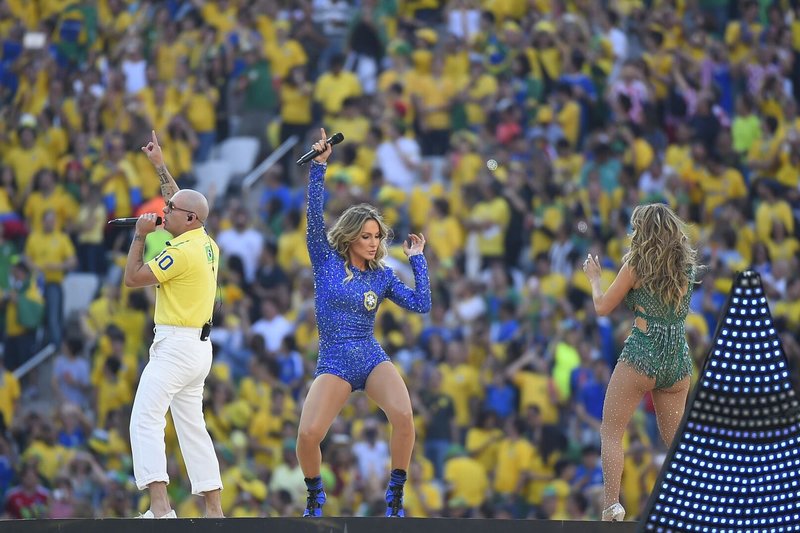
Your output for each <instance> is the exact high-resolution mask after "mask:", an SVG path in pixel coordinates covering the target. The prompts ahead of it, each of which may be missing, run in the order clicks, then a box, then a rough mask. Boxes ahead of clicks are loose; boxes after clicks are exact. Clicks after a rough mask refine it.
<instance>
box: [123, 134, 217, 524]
mask: <svg viewBox="0 0 800 533" xmlns="http://www.w3.org/2000/svg"><path fill="white" fill-rule="evenodd" d="M142 151H143V152H144V153H145V155H146V156H147V158H148V159H149V160H150V163H152V164H153V166H154V167H155V168H156V172H157V173H158V176H159V180H160V181H161V194H162V195H163V196H164V200H165V201H166V206H165V207H164V210H163V213H164V214H163V220H164V229H165V230H167V231H168V232H169V233H171V234H172V235H173V236H174V237H173V238H172V239H171V240H170V241H167V247H166V248H164V250H163V251H162V252H161V253H160V254H158V255H157V256H156V257H155V258H153V259H151V260H150V261H148V262H147V263H145V262H144V258H143V253H144V241H145V237H146V236H147V235H148V234H149V233H152V232H153V231H155V229H156V214H155V213H147V214H144V215H142V216H140V217H139V220H138V221H137V222H136V233H135V236H134V238H133V242H132V243H131V248H130V251H129V252H128V261H127V264H126V265H125V285H126V286H127V287H148V286H151V285H156V310H155V324H156V327H155V337H154V338H153V344H152V345H151V346H150V361H149V362H148V363H147V366H146V367H145V369H144V370H143V371H142V377H141V380H140V381H139V388H138V390H137V391H136V398H135V399H134V402H133V411H132V412H131V426H130V434H131V451H132V453H133V475H134V477H135V478H136V485H137V486H138V488H139V490H144V489H145V488H148V489H149V491H150V509H149V510H148V511H147V512H146V513H145V514H144V515H142V518H175V517H176V515H175V511H173V510H172V509H171V507H170V503H169V497H168V496H167V483H169V476H168V474H167V458H166V452H165V445H164V427H165V426H166V418H165V416H166V413H167V409H169V410H170V411H171V413H172V419H173V420H174V422H175V430H176V432H177V434H178V439H179V442H180V448H181V454H182V455H183V458H184V460H185V463H186V470H187V471H188V473H189V479H190V481H191V483H192V494H202V495H203V497H204V498H205V501H206V516H208V517H216V518H221V517H222V505H221V502H220V491H221V490H222V479H221V476H220V471H219V463H218V462H217V456H216V452H215V451H214V444H213V442H212V441H211V437H210V436H209V434H208V431H207V430H206V424H205V420H204V418H203V385H204V383H205V379H206V376H207V375H208V373H209V371H210V370H211V343H210V342H209V340H208V335H209V332H210V330H211V315H212V313H213V310H214V309H213V308H214V298H215V293H216V287H217V271H218V266H219V247H218V246H217V244H216V243H215V242H214V241H213V240H212V239H211V237H209V236H208V234H207V233H206V230H205V227H204V223H205V221H206V218H207V217H208V201H207V200H206V198H205V197H204V196H203V195H202V194H200V193H199V192H197V191H192V190H188V189H187V190H183V191H181V190H180V189H178V186H177V185H176V183H175V180H174V179H173V178H172V176H171V175H170V173H169V171H168V170H167V167H166V165H165V164H164V157H163V154H162V152H161V147H160V146H159V144H158V139H157V138H156V133H155V131H154V132H153V133H152V138H151V141H150V142H149V143H148V144H147V146H143V147H142Z"/></svg>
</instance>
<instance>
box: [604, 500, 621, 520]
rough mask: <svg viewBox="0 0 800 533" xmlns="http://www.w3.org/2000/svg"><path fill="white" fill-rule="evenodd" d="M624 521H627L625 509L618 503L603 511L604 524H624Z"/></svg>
mask: <svg viewBox="0 0 800 533" xmlns="http://www.w3.org/2000/svg"><path fill="white" fill-rule="evenodd" d="M623 520H625V508H624V507H623V506H622V505H620V504H618V503H615V504H614V505H612V506H611V507H609V508H608V509H606V510H605V511H603V521H604V522H622V521H623Z"/></svg>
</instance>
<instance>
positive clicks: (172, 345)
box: [130, 326, 222, 494]
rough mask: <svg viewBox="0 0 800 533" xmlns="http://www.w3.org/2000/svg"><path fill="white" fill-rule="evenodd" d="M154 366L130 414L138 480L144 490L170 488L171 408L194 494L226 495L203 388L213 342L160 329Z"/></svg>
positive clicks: (186, 331)
mask: <svg viewBox="0 0 800 533" xmlns="http://www.w3.org/2000/svg"><path fill="white" fill-rule="evenodd" d="M155 331H156V334H155V338H154V339H153V344H152V346H150V361H149V362H148V363H147V366H145V368H144V371H142V377H141V380H140V381H139V388H138V389H137V390H136V399H135V400H134V401H133V412H132V413H131V428H130V429H131V451H132V452H133V475H134V477H135V478H136V485H137V486H138V487H139V490H143V489H145V488H146V487H147V486H148V485H149V484H150V483H153V482H154V481H163V482H164V483H169V476H168V475H167V455H166V451H165V446H164V427H165V426H166V424H167V422H166V414H167V409H168V408H169V409H170V410H171V411H172V420H173V421H174V422H175V431H176V432H177V434H178V443H179V444H180V447H181V453H182V454H183V458H184V461H185V462H186V470H187V471H188V473H189V480H190V481H191V483H192V494H200V493H203V492H207V491H211V490H215V489H221V488H222V480H221V479H220V475H219V463H218V462H217V455H216V453H215V451H214V444H213V443H212V442H211V437H210V436H209V434H208V431H207V430H206V423H205V420H204V418H203V384H204V382H205V379H206V376H207V375H208V372H209V370H210V369H211V342H210V341H208V340H207V341H201V340H200V330H199V329H197V328H179V327H173V326H156V330H155Z"/></svg>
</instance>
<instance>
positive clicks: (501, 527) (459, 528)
mask: <svg viewBox="0 0 800 533" xmlns="http://www.w3.org/2000/svg"><path fill="white" fill-rule="evenodd" d="M635 529H636V522H616V523H610V522H577V521H560V520H480V519H475V520H468V519H448V518H402V519H397V518H391V519H389V518H318V519H308V518H228V519H225V520H215V519H191V518H186V519H178V520H136V519H105V520H8V521H0V531H3V532H5V531H9V532H14V533H16V532H19V533H109V532H110V533H134V532H135V533H141V532H142V531H147V532H148V533H184V532H186V533H189V532H192V533H227V532H231V533H233V532H235V533H338V532H342V533H374V532H380V533H633V532H634V531H635Z"/></svg>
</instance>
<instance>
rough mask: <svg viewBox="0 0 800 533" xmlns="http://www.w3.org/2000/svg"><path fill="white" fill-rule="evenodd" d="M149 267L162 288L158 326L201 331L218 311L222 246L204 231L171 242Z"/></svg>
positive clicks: (187, 234)
mask: <svg viewBox="0 0 800 533" xmlns="http://www.w3.org/2000/svg"><path fill="white" fill-rule="evenodd" d="M147 265H148V266H149V267H150V270H152V271H153V274H154V275H155V277H156V279H158V282H159V285H158V287H157V290H156V312H155V323H156V324H157V325H159V324H160V325H166V326H179V327H189V328H201V327H203V324H205V323H206V322H208V320H209V319H210V318H211V314H212V312H213V310H214V297H215V294H216V289H217V272H218V270H219V268H218V265H219V247H218V246H217V243H215V242H214V241H213V240H212V239H211V237H209V236H208V234H207V233H206V231H205V229H204V228H197V229H193V230H191V231H187V232H186V233H184V234H182V235H179V236H178V237H176V238H174V239H172V240H170V241H167V247H166V248H164V250H163V251H162V252H161V253H160V254H158V255H157V256H156V257H154V258H153V259H151V260H150V261H148V263H147Z"/></svg>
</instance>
